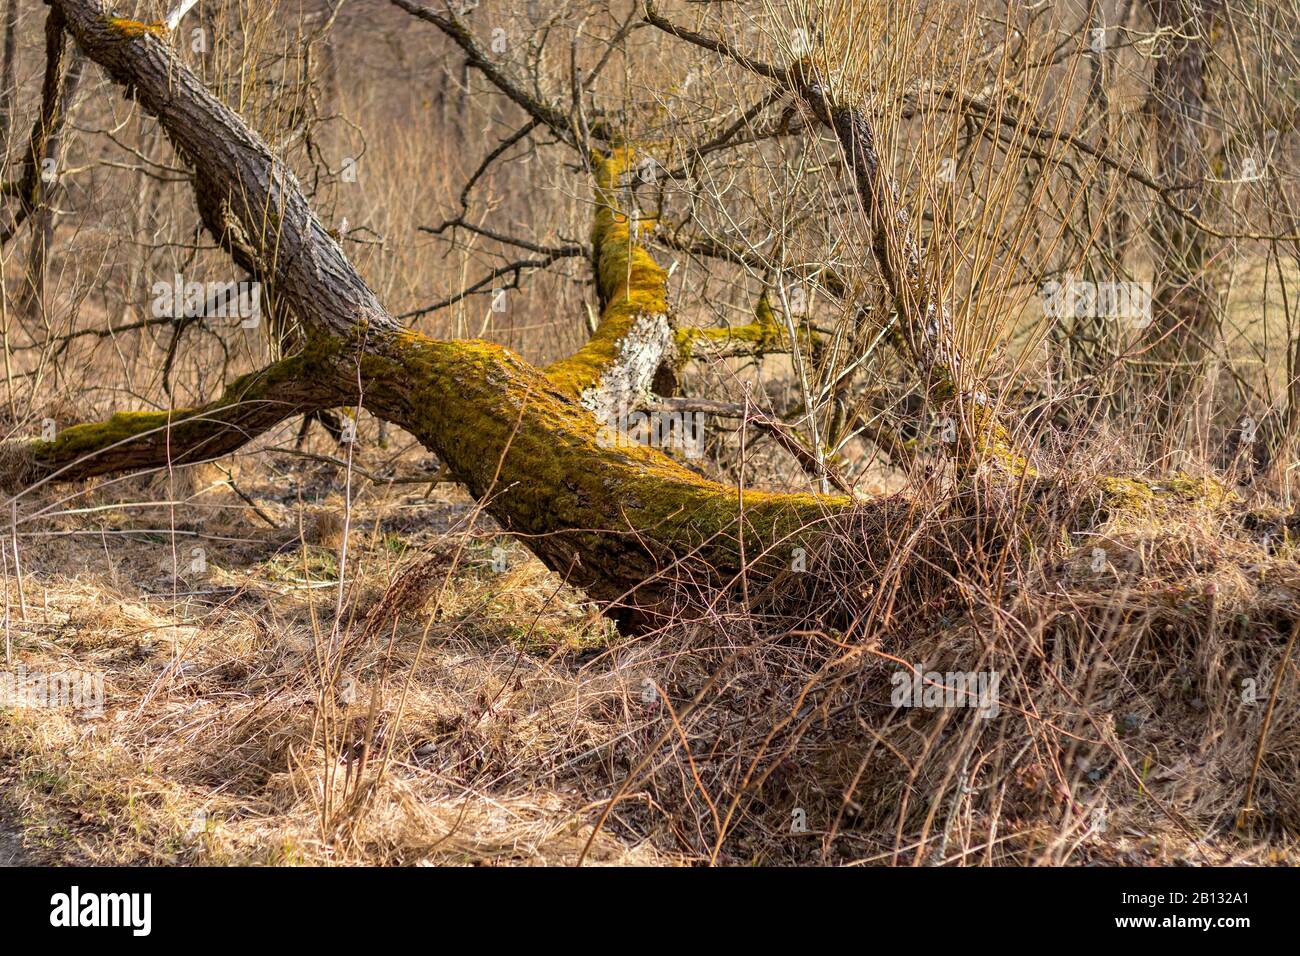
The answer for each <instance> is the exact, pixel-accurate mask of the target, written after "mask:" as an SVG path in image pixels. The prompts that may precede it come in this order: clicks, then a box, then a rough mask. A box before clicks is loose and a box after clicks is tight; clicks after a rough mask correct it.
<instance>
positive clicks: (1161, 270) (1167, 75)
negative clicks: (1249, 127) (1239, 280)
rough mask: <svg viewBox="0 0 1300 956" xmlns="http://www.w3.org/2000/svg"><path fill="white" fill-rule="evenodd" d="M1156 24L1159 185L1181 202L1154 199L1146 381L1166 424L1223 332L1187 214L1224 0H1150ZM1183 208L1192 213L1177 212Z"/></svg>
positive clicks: (1201, 190)
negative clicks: (1159, 43) (1159, 40)
mask: <svg viewBox="0 0 1300 956" xmlns="http://www.w3.org/2000/svg"><path fill="white" fill-rule="evenodd" d="M1147 6H1148V7H1149V9H1150V11H1151V15H1152V17H1153V19H1154V21H1155V25H1156V28H1157V29H1158V30H1160V31H1162V32H1164V33H1166V34H1167V35H1168V37H1169V38H1168V39H1166V41H1165V46H1164V52H1163V55H1162V56H1160V57H1159V58H1158V59H1157V60H1156V65H1155V75H1154V78H1153V87H1154V89H1153V93H1152V100H1153V107H1152V110H1153V113H1154V117H1155V141H1156V150H1157V157H1158V162H1159V170H1160V178H1161V181H1162V185H1164V186H1166V187H1167V188H1168V189H1169V190H1170V194H1169V195H1170V199H1171V201H1172V203H1173V204H1175V205H1176V206H1177V207H1178V208H1177V209H1173V208H1170V206H1169V205H1167V204H1165V203H1161V204H1159V205H1157V206H1156V211H1155V220H1154V224H1153V228H1152V234H1151V238H1152V244H1153V246H1154V248H1155V250H1156V256H1157V259H1156V268H1155V283H1154V286H1155V287H1154V296H1153V306H1154V315H1153V322H1152V324H1151V326H1150V327H1149V329H1148V333H1147V342H1146V344H1147V351H1146V356H1147V360H1148V361H1147V366H1146V367H1147V375H1146V376H1145V378H1146V380H1147V381H1146V384H1147V385H1149V386H1152V387H1153V388H1154V390H1155V394H1156V395H1157V396H1158V400H1159V402H1160V409H1159V414H1160V415H1161V417H1162V418H1163V419H1164V421H1165V422H1166V423H1167V424H1173V423H1175V422H1177V421H1178V420H1179V418H1180V417H1181V411H1182V409H1183V407H1184V405H1185V404H1186V402H1187V400H1188V398H1189V397H1190V396H1191V395H1192V394H1193V393H1194V392H1195V390H1196V389H1197V387H1198V386H1199V385H1200V383H1201V381H1202V379H1203V375H1204V362H1205V359H1206V357H1207V355H1208V354H1209V352H1210V351H1211V349H1212V346H1213V343H1214V339H1215V337H1216V335H1217V334H1218V321H1219V300H1218V296H1217V294H1216V291H1215V284H1214V281H1213V278H1212V276H1211V274H1210V273H1211V267H1212V259H1213V255H1214V249H1212V248H1211V245H1210V238H1209V237H1208V236H1207V235H1206V233H1205V232H1204V231H1203V230H1202V229H1199V228H1198V227H1197V226H1196V225H1195V224H1193V223H1192V222H1190V221H1189V219H1188V215H1190V216H1192V217H1194V218H1196V219H1202V218H1203V215H1204V213H1205V209H1206V207H1207V205H1208V204H1209V200H1210V198H1211V197H1210V187H1209V185H1208V183H1207V177H1208V174H1209V171H1210V170H1209V145H1208V143H1207V128H1208V123H1207V120H1206V115H1205V89H1206V88H1205V84H1206V60H1207V56H1208V51H1209V46H1210V33H1211V30H1212V28H1213V26H1214V23H1215V21H1216V20H1217V18H1218V16H1219V14H1220V13H1221V11H1222V3H1221V0H1147ZM1180 210H1181V211H1182V213H1186V214H1187V215H1182V214H1180Z"/></svg>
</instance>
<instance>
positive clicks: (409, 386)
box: [11, 0, 896, 615]
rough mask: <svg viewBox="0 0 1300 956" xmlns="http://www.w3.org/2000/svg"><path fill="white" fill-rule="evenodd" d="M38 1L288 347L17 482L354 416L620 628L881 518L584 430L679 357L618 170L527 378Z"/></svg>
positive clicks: (103, 45) (151, 44) (213, 111)
mask: <svg viewBox="0 0 1300 956" xmlns="http://www.w3.org/2000/svg"><path fill="white" fill-rule="evenodd" d="M55 3H56V5H57V6H58V7H60V8H61V9H62V10H63V12H64V14H65V16H66V19H67V23H68V28H69V29H70V31H71V32H72V33H73V35H74V36H75V37H76V38H77V41H78V43H79V44H80V45H81V47H82V49H83V50H84V51H85V53H86V54H87V56H89V57H90V58H91V59H92V60H94V61H95V62H97V63H99V64H100V65H101V66H103V67H104V68H105V69H106V70H107V71H108V72H109V74H110V75H111V76H112V77H113V78H114V79H116V80H117V81H118V82H120V83H122V84H123V85H124V86H126V87H127V88H128V89H129V90H130V91H131V94H132V95H133V96H135V97H136V99H138V100H139V102H140V103H141V105H142V106H144V108H145V109H146V110H148V111H149V112H150V113H152V114H153V115H155V116H156V117H157V118H158V120H159V121H160V123H161V124H162V126H163V128H164V129H165V130H166V131H167V133H168V135H169V136H170V137H171V138H172V140H173V141H174V142H175V144H176V145H177V147H178V149H179V150H180V151H181V152H182V153H183V155H184V156H185V157H186V159H187V160H188V161H189V162H190V163H191V164H192V166H193V169H194V188H195V191H196V194H197V198H198V201H199V203H200V205H201V206H207V207H208V208H209V209H212V208H219V209H220V210H221V216H222V227H223V235H221V236H219V238H220V239H221V240H222V241H223V243H224V244H226V245H228V246H230V245H231V244H232V243H233V242H238V244H239V245H238V248H240V249H241V250H243V252H242V255H244V256H245V257H249V258H251V259H252V260H253V262H252V264H253V265H255V266H256V269H257V271H258V273H259V274H260V275H262V276H265V277H266V278H267V280H268V281H270V282H273V283H274V284H275V288H276V292H277V294H278V295H280V296H281V297H283V298H284V299H285V300H286V301H287V302H289V303H290V307H291V308H292V309H293V311H294V312H295V314H296V315H297V317H298V319H299V321H300V322H301V323H302V325H303V326H304V328H305V329H306V330H307V337H308V341H307V343H306V344H305V346H304V348H303V350H302V352H301V353H300V354H298V355H296V356H294V357H292V358H290V359H286V360H284V361H282V362H279V363H276V364H275V365H273V366H270V367H269V368H267V369H264V370H262V371H260V372H257V373H254V374H253V375H251V376H247V377H245V378H244V379H241V380H240V381H239V382H237V383H235V384H234V385H232V386H231V388H230V389H229V390H228V392H227V395H226V396H224V397H223V398H222V399H220V400H218V401H217V402H214V403H212V404H210V405H207V406H204V407H202V408H199V409H192V410H185V411H179V412H149V413H135V414H119V415H116V416H114V417H113V418H111V419H109V420H108V421H107V422H104V423H98V424H87V425H79V426H73V427H71V428H67V429H65V430H64V431H63V432H62V434H60V435H59V436H58V437H57V438H56V439H55V440H54V441H52V442H40V441H37V442H30V443H27V444H26V445H24V446H23V447H22V448H21V449H19V450H20V451H21V453H22V454H23V456H24V458H25V463H24V467H23V469H22V474H23V479H24V480H25V481H26V482H28V483H31V482H36V481H47V480H72V479H78V478H85V477H88V476H91V475H97V474H108V473H113V472H121V471H130V470H138V469H143V468H149V467H161V466H164V465H166V464H168V463H169V462H170V463H177V462H186V461H194V460H199V459H200V458H205V457H214V456H216V455H221V454H226V453H229V452H230V451H233V450H234V449H235V448H237V447H239V446H240V445H241V444H243V443H244V442H246V441H248V440H249V439H251V438H253V437H255V436H256V435H257V434H259V433H261V432H263V431H265V430H266V429H268V428H271V427H273V426H274V425H276V424H278V423H279V422H281V421H283V420H284V419H285V418H287V417H289V416H291V415H294V414H300V413H302V412H305V411H310V410H312V409H314V408H321V407H327V406H329V405H338V404H344V403H347V402H351V401H355V402H358V403H359V404H361V405H362V406H364V407H365V408H367V409H368V410H370V411H371V412H373V413H374V414H375V415H377V416H379V417H381V418H383V419H385V420H387V421H390V422H392V423H394V424H396V425H400V426H401V427H403V428H405V429H407V430H408V431H410V432H411V433H412V434H413V435H414V436H415V437H416V438H417V439H419V440H420V441H421V442H422V443H423V444H425V445H426V446H427V447H428V448H429V449H430V450H431V451H433V452H434V453H435V454H436V455H438V457H439V458H440V459H441V460H442V461H443V462H445V463H446V465H447V466H448V468H449V469H450V471H451V474H452V475H453V476H454V477H455V478H456V480H457V481H459V482H461V483H463V484H464V485H465V487H466V488H467V489H468V490H469V492H470V493H471V494H472V495H474V496H475V497H476V498H480V499H483V500H484V501H485V507H486V510H487V511H488V512H489V513H490V514H491V515H492V516H493V517H494V518H496V519H497V520H498V521H499V522H500V524H501V525H502V526H503V527H504V528H506V529H507V530H508V531H511V532H513V533H515V534H517V535H519V536H520V537H521V538H522V539H523V540H524V541H525V542H526V543H527V545H528V546H529V548H530V549H532V550H533V551H534V553H536V554H537V555H538V557H540V558H541V559H542V560H543V561H544V562H545V563H546V564H547V565H548V566H549V567H551V568H552V569H554V570H555V571H557V572H558V573H560V574H561V575H563V576H564V577H565V578H566V579H567V580H569V581H571V582H572V583H574V584H577V585H580V586H582V587H584V588H586V589H587V590H588V592H589V593H590V594H591V595H592V596H593V597H595V598H598V599H601V600H604V601H611V602H617V603H619V604H621V605H624V606H627V607H630V608H632V609H633V610H634V611H635V613H636V614H637V615H642V614H644V612H646V611H650V610H652V609H657V608H661V607H662V606H663V605H664V602H665V601H667V600H669V599H670V597H671V594H672V592H673V587H674V581H675V580H676V579H678V578H679V577H685V578H689V579H690V580H692V581H694V582H696V583H709V584H718V583H724V584H725V583H727V582H729V581H732V580H734V579H735V577H736V576H737V575H739V574H740V573H741V571H742V568H747V569H750V570H752V571H753V573H754V574H755V575H763V574H764V573H765V571H764V569H766V573H771V574H775V573H779V572H780V571H781V570H782V569H785V568H787V567H788V566H789V563H790V557H789V555H790V552H791V551H792V550H793V549H794V548H796V547H801V546H802V547H805V549H806V550H812V549H813V548H814V545H813V544H812V542H811V538H813V537H815V536H817V535H818V534H819V528H820V529H824V527H825V524H826V522H827V521H828V520H834V519H838V518H840V517H842V516H845V515H847V514H849V513H851V512H854V511H856V510H860V509H865V510H866V512H868V513H872V512H878V513H879V514H880V515H881V516H884V515H886V514H888V513H893V512H894V511H895V510H896V508H895V507H894V506H892V505H890V506H886V505H881V504H876V505H862V506H855V505H854V503H853V502H852V501H851V500H850V499H849V498H846V497H827V496H814V495H800V494H769V493H762V492H743V493H742V492H741V491H739V490H738V489H735V488H732V487H729V486H726V485H722V484H719V483H716V482H713V481H709V480H707V479H705V478H702V477H700V476H699V475H697V474H695V473H694V472H692V471H690V470H689V469H687V468H685V467H683V466H682V465H680V464H678V463H676V462H675V461H673V460H672V459H671V458H670V457H668V456H667V455H665V454H663V453H661V452H659V451H657V450H655V449H652V448H648V447H644V446H642V445H640V444H637V443H635V442H631V441H629V440H626V438H620V437H619V436H618V435H617V433H616V432H613V430H612V429H610V428H609V426H608V424H606V423H605V422H603V421H601V420H598V417H597V416H596V415H593V412H596V413H598V415H600V414H604V413H606V412H608V411H609V410H610V409H611V408H615V407H616V406H617V405H618V403H619V402H621V401H622V400H624V399H629V400H630V399H633V398H636V399H639V398H640V397H641V396H642V395H643V394H644V392H645V391H646V389H647V388H648V385H649V381H650V378H651V377H652V376H653V374H654V372H655V370H656V369H657V368H658V367H659V365H660V364H662V362H663V361H665V357H666V356H669V355H671V354H672V350H673V349H675V348H676V341H677V339H676V336H675V334H674V333H673V330H672V326H671V323H670V322H669V321H668V318H667V309H666V304H665V302H664V296H663V278H664V277H663V273H662V270H660V269H659V267H658V265H657V264H655V263H654V260H653V259H652V258H651V257H650V256H649V254H648V253H646V252H645V250H644V249H642V248H641V247H640V245H639V244H638V243H637V242H636V241H635V228H634V226H633V224H631V223H630V222H629V221H628V218H627V216H626V215H625V214H623V213H621V212H620V211H619V210H618V209H617V208H616V205H615V202H614V198H613V195H612V193H613V191H614V188H615V184H616V182H617V179H618V176H619V175H621V172H622V169H623V167H624V165H625V160H626V155H625V154H619V153H618V152H615V153H612V154H610V155H609V156H607V157H605V158H603V159H598V161H597V163H596V170H595V172H596V198H597V208H598V212H597V215H596V226H595V230H594V231H595V233H596V238H597V239H598V240H599V241H598V242H597V243H596V248H597V263H596V265H597V271H598V277H599V285H600V290H601V298H602V306H603V309H602V320H601V322H600V324H599V326H598V328H597V331H596V334H595V335H594V336H593V337H592V341H591V342H590V343H589V344H588V345H587V346H585V347H584V348H583V349H582V350H580V351H579V352H578V353H577V354H575V355H574V356H573V357H572V358H570V359H568V360H565V361H562V362H559V363H556V364H555V365H553V366H552V367H551V368H550V369H549V370H548V371H547V372H543V371H541V370H539V369H537V368H535V367H534V366H532V365H530V364H529V363H528V362H526V361H524V360H523V359H522V358H520V357H519V356H517V355H515V354H514V353H512V352H511V351H509V350H508V349H505V348H502V347H500V346H496V345H492V344H489V343H484V342H471V341H456V342H443V341H435V340H432V339H429V338H426V337H424V336H421V335H418V334H415V333H411V332H408V331H405V330H403V329H401V328H400V327H399V326H398V324H397V322H396V321H395V320H394V319H393V318H392V316H391V315H389V314H388V312H387V311H385V310H384V309H383V307H382V306H381V305H380V304H379V302H378V300H377V299H376V298H375V296H374V294H373V293H372V292H371V291H370V289H369V288H368V286H367V285H366V284H365V282H364V281H363V280H362V279H361V277H360V276H359V275H358V274H357V272H356V271H355V269H354V268H353V267H352V265H351V264H350V263H349V262H348V260H347V259H346V257H345V256H344V255H343V252H342V250H341V249H340V248H339V246H338V244H337V242H336V241H335V240H334V239H333V238H332V237H330V236H329V234H328V233H327V232H326V230H325V229H324V228H323V226H322V225H321V223H320V222H319V221H318V220H317V218H316V217H315V215H314V214H313V213H312V211H311V210H310V208H309V207H308V204H307V202H306V200H305V198H304V197H303V195H302V192H301V190H300V189H299V187H298V185H297V182H296V180H295V178H294V176H293V173H292V172H291V171H290V170H288V169H287V168H286V167H285V166H284V165H283V164H282V163H281V162H280V161H279V160H278V159H277V158H276V157H274V156H273V155H272V153H271V152H270V150H269V149H268V148H267V146H266V145H265V143H263V142H262V141H261V139H260V138H259V137H258V136H257V135H256V134H255V133H254V132H253V131H252V130H250V129H249V128H248V127H247V125H246V124H245V123H244V122H243V121H242V120H241V119H240V117H239V116H238V115H237V114H235V113H234V112H233V111H231V110H230V109H229V108H227V107H226V106H225V105H224V104H222V103H221V102H220V101H218V100H217V99H216V98H215V97H213V96H212V95H211V94H210V93H209V92H208V91H207V90H206V89H205V88H204V87H203V85H202V84H201V83H200V82H199V81H198V80H197V78H196V77H194V75H193V74H192V73H190V72H189V71H188V70H187V69H186V68H185V67H184V66H183V65H182V64H181V63H180V62H179V61H177V60H176V58H175V57H174V56H173V55H172V54H171V52H170V51H169V50H168V48H167V47H166V45H165V43H164V42H162V41H161V40H160V39H159V38H158V37H157V36H155V35H153V33H152V31H147V30H139V29H135V28H132V27H129V26H127V27H123V26H122V25H121V22H120V21H117V20H115V19H114V18H111V17H110V16H109V15H108V14H107V12H106V10H105V8H104V7H103V6H102V4H100V3H99V2H98V0H55ZM212 218H214V217H213V216H211V215H208V216H205V219H206V220H208V221H209V223H211V219H212ZM11 450H12V449H11ZM773 549H776V550H773ZM702 577H707V578H708V581H707V582H705V581H703V580H702Z"/></svg>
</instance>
